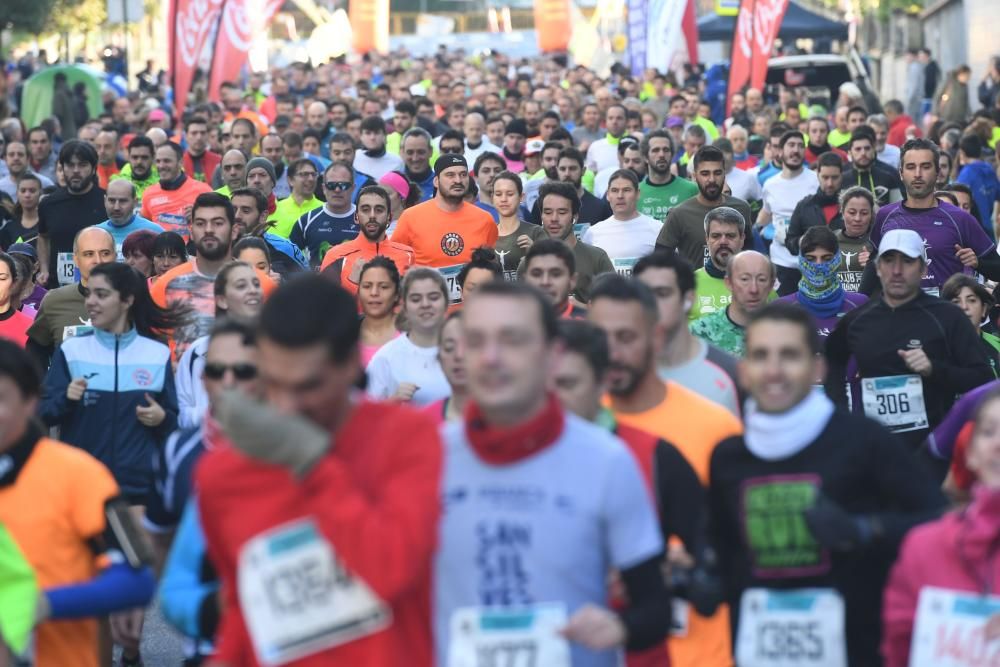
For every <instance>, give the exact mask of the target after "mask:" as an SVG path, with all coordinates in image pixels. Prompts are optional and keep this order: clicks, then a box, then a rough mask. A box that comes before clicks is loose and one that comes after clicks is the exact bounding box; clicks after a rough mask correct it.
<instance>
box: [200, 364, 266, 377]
mask: <svg viewBox="0 0 1000 667" xmlns="http://www.w3.org/2000/svg"><path fill="white" fill-rule="evenodd" d="M226 371H232V372H233V376H234V377H235V378H236V379H237V380H252V379H254V378H255V377H257V367H256V366H254V365H253V364H233V365H232V366H227V365H226V364H211V363H206V364H205V377H207V378H208V379H209V380H221V379H222V378H224V377H225V376H226Z"/></svg>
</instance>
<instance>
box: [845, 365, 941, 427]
mask: <svg viewBox="0 0 1000 667" xmlns="http://www.w3.org/2000/svg"><path fill="white" fill-rule="evenodd" d="M861 402H862V405H863V406H864V410H865V415H867V416H868V417H869V418H870V419H874V420H875V421H877V422H879V423H881V424H882V425H883V426H885V427H886V428H888V429H889V430H890V431H893V432H895V433H904V432H906V431H916V430H919V429H922V428H927V408H926V407H925V406H924V383H923V380H921V379H920V376H919V375H893V376H887V377H878V378H864V379H862V380H861Z"/></svg>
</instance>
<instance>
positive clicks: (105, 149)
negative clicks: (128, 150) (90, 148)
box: [94, 132, 118, 166]
mask: <svg viewBox="0 0 1000 667" xmlns="http://www.w3.org/2000/svg"><path fill="white" fill-rule="evenodd" d="M94 148H96V149H97V162H98V164H102V165H104V166H110V165H112V164H114V163H115V156H116V155H117V153H118V136H117V135H116V134H115V133H114V132H98V133H97V136H96V137H95V138H94Z"/></svg>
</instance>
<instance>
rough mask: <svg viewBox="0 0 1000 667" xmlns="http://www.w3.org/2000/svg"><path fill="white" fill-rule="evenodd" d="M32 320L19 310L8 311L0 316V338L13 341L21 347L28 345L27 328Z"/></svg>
mask: <svg viewBox="0 0 1000 667" xmlns="http://www.w3.org/2000/svg"><path fill="white" fill-rule="evenodd" d="M32 322H34V320H32V319H31V318H30V317H28V316H27V315H25V314H24V313H22V312H21V311H19V310H13V309H11V310H8V311H7V312H6V313H4V314H2V315H0V338H7V339H9V340H12V341H14V342H15V343H17V344H18V345H20V346H21V347H24V346H25V345H27V344H28V327H30V326H31V324H32Z"/></svg>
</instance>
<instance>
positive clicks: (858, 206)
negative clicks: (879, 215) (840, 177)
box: [843, 197, 872, 238]
mask: <svg viewBox="0 0 1000 667" xmlns="http://www.w3.org/2000/svg"><path fill="white" fill-rule="evenodd" d="M843 214H844V232H845V233H846V234H847V235H848V236H851V237H854V238H857V237H859V236H863V235H864V234H867V233H868V227H869V226H870V225H871V224H872V207H871V204H869V203H868V200H867V199H865V198H864V197H853V198H852V199H848V200H847V201H846V202H845V203H844V211H843Z"/></svg>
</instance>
